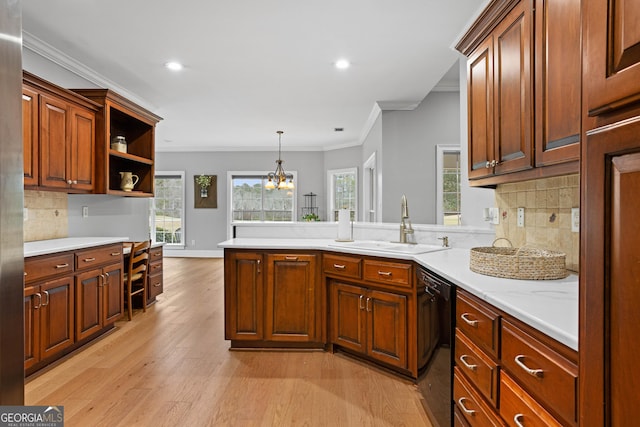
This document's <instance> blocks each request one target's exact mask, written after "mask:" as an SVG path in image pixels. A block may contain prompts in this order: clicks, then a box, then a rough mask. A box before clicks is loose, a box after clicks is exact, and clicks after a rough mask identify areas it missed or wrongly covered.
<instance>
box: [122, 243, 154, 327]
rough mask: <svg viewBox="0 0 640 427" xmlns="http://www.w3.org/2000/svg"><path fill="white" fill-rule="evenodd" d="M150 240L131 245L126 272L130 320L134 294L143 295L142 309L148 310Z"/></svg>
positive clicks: (125, 281) (125, 279)
mask: <svg viewBox="0 0 640 427" xmlns="http://www.w3.org/2000/svg"><path fill="white" fill-rule="evenodd" d="M150 247H151V244H150V242H149V241H148V240H146V241H143V242H134V243H133V244H132V245H131V252H130V254H129V262H128V266H127V270H126V271H125V273H124V294H125V298H126V299H127V311H128V314H129V320H131V318H132V316H133V302H132V299H133V296H134V295H142V311H144V312H146V311H147V271H148V270H149V248H150Z"/></svg>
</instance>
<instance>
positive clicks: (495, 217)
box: [489, 208, 500, 225]
mask: <svg viewBox="0 0 640 427" xmlns="http://www.w3.org/2000/svg"><path fill="white" fill-rule="evenodd" d="M489 209H490V212H491V215H490V217H491V224H494V225H498V224H500V209H498V208H489Z"/></svg>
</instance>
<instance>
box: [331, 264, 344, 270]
mask: <svg viewBox="0 0 640 427" xmlns="http://www.w3.org/2000/svg"><path fill="white" fill-rule="evenodd" d="M333 268H337V269H338V270H344V269H345V268H347V267H346V266H344V265H342V264H333Z"/></svg>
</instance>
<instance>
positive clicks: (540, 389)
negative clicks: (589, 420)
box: [501, 320, 578, 425]
mask: <svg viewBox="0 0 640 427" xmlns="http://www.w3.org/2000/svg"><path fill="white" fill-rule="evenodd" d="M501 361H502V366H503V367H504V368H505V369H506V370H507V371H508V372H509V373H510V374H511V375H512V376H513V377H514V378H515V379H517V380H518V382H519V383H520V384H522V385H523V386H524V388H525V389H526V390H528V391H529V392H530V393H531V395H532V396H534V397H535V398H536V399H538V400H540V401H541V403H543V404H544V405H545V406H547V407H548V408H549V409H550V410H551V411H552V412H555V413H557V415H558V416H559V417H561V418H562V419H563V420H564V421H567V422H568V423H570V425H577V416H578V414H577V392H576V390H577V389H578V368H577V366H576V365H575V364H573V363H572V362H571V361H569V360H567V359H565V358H564V357H562V356H561V355H560V354H558V353H556V352H555V351H554V350H553V349H551V348H549V347H548V346H546V345H545V344H543V343H541V342H540V341H538V340H537V339H535V338H534V337H532V336H530V335H529V334H527V333H525V332H524V331H522V330H521V329H519V328H518V327H516V326H515V325H514V324H512V323H510V322H508V321H504V320H503V322H502V357H501Z"/></svg>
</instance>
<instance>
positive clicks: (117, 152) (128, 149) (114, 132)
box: [74, 89, 162, 197]
mask: <svg viewBox="0 0 640 427" xmlns="http://www.w3.org/2000/svg"><path fill="white" fill-rule="evenodd" d="M74 92H76V93H79V94H80V95H82V96H84V97H86V98H89V99H90V100H92V101H95V102H97V103H98V104H100V105H101V108H100V110H99V111H98V113H97V115H96V125H97V129H98V130H97V133H96V193H103V194H112V195H119V196H137V197H153V194H154V181H155V180H154V158H155V126H156V124H157V123H158V122H159V121H160V120H162V118H161V117H159V116H156V115H155V114H153V113H151V112H149V111H147V110H146V109H144V108H142V107H140V106H139V105H136V104H134V103H133V102H131V101H129V100H127V99H125V98H123V97H122V96H120V95H118V94H117V93H115V92H113V91H111V90H108V89H74ZM117 137H122V138H123V139H122V140H123V141H124V142H125V144H119V145H113V146H112V143H113V142H114V141H116V140H117ZM112 147H113V148H112ZM124 172H130V173H131V174H132V175H135V177H137V180H136V178H135V177H134V178H133V184H134V186H133V189H132V190H131V189H129V188H127V189H126V190H125V189H124V188H123V185H122V181H123V173H124Z"/></svg>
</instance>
